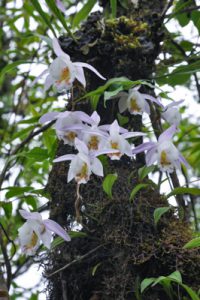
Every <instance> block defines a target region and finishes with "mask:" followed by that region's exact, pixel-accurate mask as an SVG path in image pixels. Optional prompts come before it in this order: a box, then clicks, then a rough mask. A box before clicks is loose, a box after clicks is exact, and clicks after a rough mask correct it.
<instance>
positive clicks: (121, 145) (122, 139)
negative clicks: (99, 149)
mask: <svg viewBox="0 0 200 300" xmlns="http://www.w3.org/2000/svg"><path fill="white" fill-rule="evenodd" d="M109 133H110V136H109V139H108V148H111V149H114V150H116V151H117V150H118V151H117V152H113V153H108V156H109V157H110V158H111V159H112V160H119V159H120V158H121V156H122V155H124V154H126V155H128V156H130V157H131V156H133V154H132V150H131V149H132V148H131V145H130V144H129V142H128V141H127V140H126V139H129V138H132V137H137V136H144V135H145V134H144V133H142V132H125V133H122V134H120V127H119V124H118V122H117V121H116V120H115V121H114V122H113V123H112V124H111V125H110V130H109Z"/></svg>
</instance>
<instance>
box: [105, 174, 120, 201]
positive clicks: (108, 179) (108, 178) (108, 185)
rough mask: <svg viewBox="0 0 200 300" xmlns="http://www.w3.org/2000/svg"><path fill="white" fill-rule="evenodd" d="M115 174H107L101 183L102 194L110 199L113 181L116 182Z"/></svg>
mask: <svg viewBox="0 0 200 300" xmlns="http://www.w3.org/2000/svg"><path fill="white" fill-rule="evenodd" d="M117 177H118V176H117V174H116V173H115V174H108V175H107V176H106V178H105V179H104V181H103V190H104V192H105V193H106V194H107V195H108V196H109V197H110V198H112V187H113V184H114V183H115V181H116V180H117Z"/></svg>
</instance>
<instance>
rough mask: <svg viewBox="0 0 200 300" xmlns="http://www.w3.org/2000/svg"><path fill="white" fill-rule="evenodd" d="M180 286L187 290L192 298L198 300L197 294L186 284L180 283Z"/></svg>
mask: <svg viewBox="0 0 200 300" xmlns="http://www.w3.org/2000/svg"><path fill="white" fill-rule="evenodd" d="M181 286H182V287H183V288H184V289H185V290H186V291H187V293H188V294H189V295H190V297H191V299H192V300H200V298H199V296H198V295H197V294H196V293H195V292H194V291H193V290H192V289H191V288H190V287H189V286H188V285H186V284H181Z"/></svg>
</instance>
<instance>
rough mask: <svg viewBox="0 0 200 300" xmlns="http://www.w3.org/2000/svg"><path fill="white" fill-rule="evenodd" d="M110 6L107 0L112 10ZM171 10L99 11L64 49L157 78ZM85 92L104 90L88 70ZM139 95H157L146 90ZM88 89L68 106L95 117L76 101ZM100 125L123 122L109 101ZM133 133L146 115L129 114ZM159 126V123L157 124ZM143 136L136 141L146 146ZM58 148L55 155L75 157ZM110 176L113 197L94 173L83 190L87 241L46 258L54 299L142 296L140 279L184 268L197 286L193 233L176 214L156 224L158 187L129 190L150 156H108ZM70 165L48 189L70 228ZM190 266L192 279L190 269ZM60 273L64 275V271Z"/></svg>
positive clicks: (152, 293) (156, 291) (159, 2)
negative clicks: (108, 14) (190, 244)
mask: <svg viewBox="0 0 200 300" xmlns="http://www.w3.org/2000/svg"><path fill="white" fill-rule="evenodd" d="M107 2H108V1H101V5H102V6H103V8H104V11H105V9H106V5H107ZM168 5H169V3H167V2H166V1H165V0H155V1H147V0H140V1H139V6H138V8H134V5H131V4H130V5H129V7H128V9H126V8H124V7H120V6H119V7H118V16H117V17H118V18H116V19H112V20H105V19H104V18H103V15H102V14H101V13H99V12H97V13H94V14H92V15H91V16H90V17H89V18H88V20H87V21H86V22H85V23H84V24H83V25H82V27H81V29H80V30H79V31H78V32H77V33H76V36H77V39H78V44H76V43H74V42H73V40H72V39H71V38H69V37H65V36H62V37H60V44H61V47H62V48H63V50H64V51H66V52H67V53H68V54H69V55H70V56H71V58H72V61H84V62H87V63H90V64H92V65H93V66H94V67H96V68H97V69H98V71H99V72H100V73H102V74H103V75H104V76H105V77H106V78H107V79H110V78H113V77H120V76H126V77H128V78H129V79H131V80H137V79H151V78H152V74H153V73H154V71H155V60H156V58H157V56H158V55H159V52H160V42H161V41H162V39H163V37H164V34H163V27H162V23H163V18H164V14H165V12H166V8H167V6H168ZM86 75H87V76H86V77H87V90H88V91H91V90H94V89H96V88H97V87H98V86H100V85H102V84H103V83H102V81H101V80H100V79H98V78H97V77H95V76H93V74H91V73H90V72H86ZM141 92H148V93H150V94H153V90H151V89H149V88H148V89H147V88H146V87H145V88H144V87H142V88H141ZM82 93H83V91H82V90H81V87H80V86H79V84H78V83H77V84H76V86H75V88H74V89H73V98H72V99H71V100H70V103H69V105H68V109H70V108H73V109H74V108H75V109H76V110H80V109H81V110H83V111H85V112H87V113H91V112H92V109H91V105H90V102H89V101H87V100H84V101H82V102H79V103H77V104H74V101H75V100H76V99H77V98H79V97H80V96H81V95H82ZM97 111H98V113H99V114H100V116H101V120H102V121H101V122H102V124H105V123H106V124H107V123H111V122H112V121H113V120H114V119H116V118H117V113H118V105H117V102H116V101H108V103H107V105H106V107H104V103H103V99H100V102H99V103H98V106H97ZM127 117H128V118H129V122H128V124H127V126H126V127H127V128H128V129H129V130H134V131H140V130H141V127H142V119H141V117H138V116H136V117H134V116H130V115H129V114H127ZM155 122H157V120H155ZM141 141H142V140H141V138H138V139H137V140H136V144H139V143H141ZM71 151H72V149H71V147H69V146H65V145H63V143H60V144H59V146H58V151H57V155H59V156H60V155H64V154H67V153H69V152H71ZM104 164H105V166H106V173H107V174H109V173H114V172H116V173H117V174H118V179H117V181H116V183H115V184H114V187H113V198H112V199H110V198H108V197H107V195H106V194H105V193H104V192H103V189H102V179H101V178H97V177H96V176H92V177H91V180H90V181H89V182H88V183H87V185H82V186H81V188H80V193H81V196H82V202H81V203H80V212H81V216H82V225H81V230H80V232H81V234H82V236H81V237H75V238H73V239H72V241H71V242H70V243H63V244H61V245H60V246H58V247H56V248H55V249H54V250H53V251H52V252H51V254H50V255H49V256H48V258H47V259H48V264H47V265H46V270H45V271H46V276H47V277H48V278H49V287H48V289H49V299H52V300H53V299H55V300H57V299H63V300H65V299H68V300H89V299H90V300H95V299H96V300H98V299H101V300H107V299H113V300H114V299H117V300H125V299H127V300H128V299H132V300H133V299H141V297H140V296H138V295H139V290H140V282H141V281H142V280H143V279H144V278H146V277H157V276H159V275H169V274H170V272H173V271H175V270H177V269H178V270H180V271H181V272H182V274H183V277H184V280H185V281H186V283H188V284H191V285H192V286H193V287H194V288H197V287H198V285H199V284H200V276H199V275H200V271H199V270H200V268H199V267H195V266H194V261H195V264H196V266H199V265H200V256H199V253H198V251H197V250H192V251H190V252H188V251H187V250H183V249H182V247H183V245H184V244H185V243H186V242H187V241H188V240H189V239H190V238H191V231H190V229H189V228H188V226H187V225H185V224H184V223H182V222H181V221H179V220H178V219H177V217H176V216H175V215H174V211H172V210H171V211H170V212H168V213H166V214H165V215H164V217H163V218H162V220H161V221H160V222H159V224H158V227H157V228H156V227H155V225H154V219H153V212H154V210H155V208H158V207H162V206H168V203H167V200H166V199H164V197H163V196H161V195H159V193H158V191H157V189H156V187H155V185H154V184H153V183H152V182H151V181H150V180H148V179H146V181H145V183H147V184H149V185H148V187H147V188H146V189H144V190H141V191H140V192H138V194H137V195H136V196H135V199H134V201H132V202H130V200H129V197H130V193H131V190H132V189H133V188H134V186H136V185H137V184H138V183H139V179H138V169H139V168H140V167H141V166H143V165H144V156H143V155H139V156H138V157H137V159H136V160H135V161H133V160H130V159H129V158H127V157H122V159H121V160H120V161H117V162H111V161H107V160H106V159H105V161H104ZM68 167H69V165H68V163H66V162H63V163H59V164H55V165H54V166H53V169H52V171H51V173H50V176H49V182H48V187H47V189H48V191H49V193H50V195H51V198H52V201H51V205H50V214H51V218H52V219H54V220H56V221H57V222H58V223H60V224H61V225H63V226H65V227H66V228H67V229H68V230H70V229H71V230H73V228H75V227H77V224H76V213H75V207H74V204H75V199H76V184H75V183H74V182H72V183H68V184H67V172H68ZM190 264H191V266H192V269H191V267H190V270H191V272H190V274H188V272H187V268H188V266H189V265H190ZM60 269H61V270H60ZM144 299H145V300H150V299H151V300H156V299H162V300H165V299H168V298H167V296H166V294H165V293H164V291H163V290H162V289H160V287H157V286H156V287H154V288H153V289H150V290H149V291H148V292H146V293H145V296H144ZM177 299H178V298H177Z"/></svg>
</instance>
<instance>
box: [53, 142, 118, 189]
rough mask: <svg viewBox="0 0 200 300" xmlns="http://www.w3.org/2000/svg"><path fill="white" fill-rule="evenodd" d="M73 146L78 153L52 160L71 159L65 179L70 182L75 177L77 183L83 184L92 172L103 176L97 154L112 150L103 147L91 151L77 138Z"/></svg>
mask: <svg viewBox="0 0 200 300" xmlns="http://www.w3.org/2000/svg"><path fill="white" fill-rule="evenodd" d="M75 147H76V149H77V150H78V154H66V155H62V156H60V157H58V158H56V159H54V161H53V162H61V161H66V160H71V163H70V166H69V172H68V177H67V181H68V182H70V181H71V180H72V179H73V178H75V180H76V182H77V183H78V184H81V183H83V184H85V183H87V182H88V180H89V179H90V175H91V174H92V173H94V174H95V175H97V176H103V166H102V163H101V161H100V160H99V159H98V158H97V156H99V155H101V154H106V153H111V152H113V150H112V149H103V150H100V151H95V152H91V151H89V149H88V147H87V146H86V145H85V143H84V142H83V141H80V140H79V139H77V138H75ZM114 152H116V151H114Z"/></svg>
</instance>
